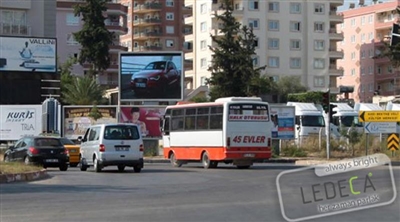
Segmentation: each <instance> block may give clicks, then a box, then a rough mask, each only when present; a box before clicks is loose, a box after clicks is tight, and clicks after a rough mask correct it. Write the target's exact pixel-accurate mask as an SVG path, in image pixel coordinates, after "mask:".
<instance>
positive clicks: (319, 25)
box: [314, 22, 325, 32]
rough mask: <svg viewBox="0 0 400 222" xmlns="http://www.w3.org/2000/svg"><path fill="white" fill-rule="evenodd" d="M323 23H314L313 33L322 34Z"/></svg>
mask: <svg viewBox="0 0 400 222" xmlns="http://www.w3.org/2000/svg"><path fill="white" fill-rule="evenodd" d="M324 26H325V25H324V23H323V22H315V23H314V31H315V32H324Z"/></svg>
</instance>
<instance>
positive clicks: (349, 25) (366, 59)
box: [337, 0, 400, 103]
mask: <svg viewBox="0 0 400 222" xmlns="http://www.w3.org/2000/svg"><path fill="white" fill-rule="evenodd" d="M399 5H400V0H396V1H392V2H385V3H376V4H373V5H368V6H363V7H359V8H353V9H349V10H346V11H343V17H344V22H343V23H342V24H339V25H338V26H337V28H338V30H341V31H342V32H343V33H344V40H343V41H341V42H338V45H337V47H338V48H340V49H342V50H343V52H344V58H343V59H341V60H338V66H340V67H342V68H343V69H344V74H343V76H341V77H338V79H337V85H338V86H351V87H354V92H353V93H348V94H346V93H345V94H342V95H341V96H340V97H339V98H338V99H350V100H354V102H356V103H357V102H372V97H373V96H374V95H376V94H379V95H382V96H388V95H395V94H399V93H400V87H399V86H400V84H399V83H400V78H398V77H400V75H398V74H399V71H398V69H396V68H395V67H393V66H392V64H391V62H390V61H389V59H388V58H379V55H380V53H381V52H382V51H383V47H384V46H385V45H384V43H383V42H389V41H390V38H389V37H390V34H391V29H392V26H393V23H395V22H397V18H398V15H397V14H396V8H397V7H398V6H399ZM396 77H397V78H396Z"/></svg>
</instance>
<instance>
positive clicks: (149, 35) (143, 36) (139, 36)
mask: <svg viewBox="0 0 400 222" xmlns="http://www.w3.org/2000/svg"><path fill="white" fill-rule="evenodd" d="M162 35H163V34H162V33H161V32H138V33H135V34H134V35H133V39H134V40H147V39H154V38H160V37H161V36H162Z"/></svg>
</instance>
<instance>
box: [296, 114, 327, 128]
mask: <svg viewBox="0 0 400 222" xmlns="http://www.w3.org/2000/svg"><path fill="white" fill-rule="evenodd" d="M301 125H302V126H314V127H325V120H324V117H323V116H302V118H301Z"/></svg>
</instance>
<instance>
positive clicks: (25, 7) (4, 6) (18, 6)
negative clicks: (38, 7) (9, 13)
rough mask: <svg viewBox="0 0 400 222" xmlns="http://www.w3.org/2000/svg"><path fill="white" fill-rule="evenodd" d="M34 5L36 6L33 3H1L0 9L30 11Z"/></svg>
mask: <svg viewBox="0 0 400 222" xmlns="http://www.w3.org/2000/svg"><path fill="white" fill-rule="evenodd" d="M32 3H33V4H35V2H33V1H0V8H2V9H7V8H9V9H14V10H15V9H20V10H21V9H22V10H29V9H31V7H32Z"/></svg>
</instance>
